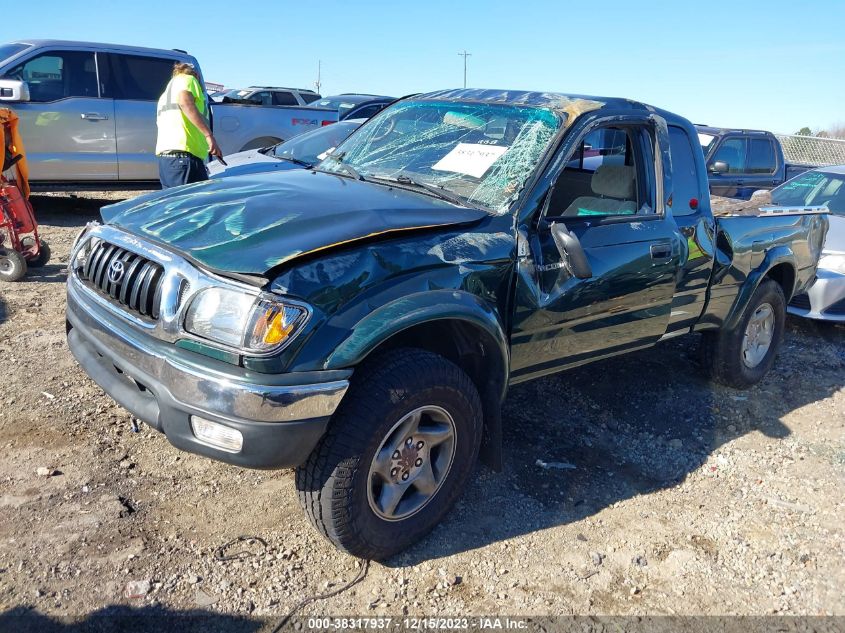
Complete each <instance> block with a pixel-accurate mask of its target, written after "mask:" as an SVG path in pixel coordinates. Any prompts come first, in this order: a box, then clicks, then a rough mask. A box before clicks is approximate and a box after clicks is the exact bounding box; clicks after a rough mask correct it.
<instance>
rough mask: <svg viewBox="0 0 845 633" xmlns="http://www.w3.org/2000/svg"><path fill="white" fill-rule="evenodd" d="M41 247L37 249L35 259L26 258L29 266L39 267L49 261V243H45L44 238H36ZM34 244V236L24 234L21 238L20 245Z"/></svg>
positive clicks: (28, 246)
mask: <svg viewBox="0 0 845 633" xmlns="http://www.w3.org/2000/svg"><path fill="white" fill-rule="evenodd" d="M38 241H39V243H40V245H41V248H40V249H39V251H38V257H36V258H35V259H29V260H27V262H26V263H27V265H28V266H29V267H30V268H41V267H42V266H46V265H47V262H49V261H50V255H51V253H50V245H49V244H47V242H46V241H45V240H38ZM34 244H35V238H34V237H32V236H29V235H28V236H26V237H25V238H23V239H22V240H21V246H23V247H24V248H30V247H32V246H33V245H34Z"/></svg>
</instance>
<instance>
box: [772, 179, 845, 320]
mask: <svg viewBox="0 0 845 633" xmlns="http://www.w3.org/2000/svg"><path fill="white" fill-rule="evenodd" d="M771 195H772V202H773V203H774V204H776V205H777V206H785V207H803V206H807V207H813V206H822V205H824V206H826V207H827V208H828V209H829V210H830V215H829V216H828V220H829V222H830V228H829V229H828V232H827V238H826V239H825V243H824V248H823V249H822V254H821V257H820V258H819V267H818V271H817V272H816V281H815V283H813V285H812V286H811V287H810V289H809V290H808V291H807V292H806V293H801V294H799V295H796V296H795V297H793V299H792V301H791V302H790V303H789V306H788V308H787V310H788V311H789V313H790V314H795V315H797V316H803V317H807V318H810V319H821V320H824V321H841V322H845V165H839V166H835V167H819V168H818V169H813V170H812V171H806V172H804V173H803V174H800V175H798V176H796V177H795V178H793V179H792V180H789V181H787V182H785V183H783V184H782V185H781V186H780V187H777V188H776V189H773V190H772V192H771Z"/></svg>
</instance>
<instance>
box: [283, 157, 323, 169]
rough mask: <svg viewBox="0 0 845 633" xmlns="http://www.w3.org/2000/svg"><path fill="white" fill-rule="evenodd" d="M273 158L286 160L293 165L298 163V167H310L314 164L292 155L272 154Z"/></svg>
mask: <svg viewBox="0 0 845 633" xmlns="http://www.w3.org/2000/svg"><path fill="white" fill-rule="evenodd" d="M273 158H275V159H277V160H286V161H288V162H289V163H293V164H294V165H299V166H300V167H305V169H311V168H312V167H313V166H314V165H313V164H311V163H309V162H308V161H305V160H300V159H298V158H294V157H293V156H277V155H276V154H273Z"/></svg>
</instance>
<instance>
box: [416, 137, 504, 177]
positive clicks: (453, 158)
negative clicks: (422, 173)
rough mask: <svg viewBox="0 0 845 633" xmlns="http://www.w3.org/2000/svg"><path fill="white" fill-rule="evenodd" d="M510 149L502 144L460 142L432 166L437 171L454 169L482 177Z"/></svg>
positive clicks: (460, 172)
mask: <svg viewBox="0 0 845 633" xmlns="http://www.w3.org/2000/svg"><path fill="white" fill-rule="evenodd" d="M506 151H508V148H507V147H502V146H501V145H481V144H477V143H458V144H457V146H456V147H455V148H454V149H453V150H452V151H451V152H449V153H448V154H446V155H445V156H444V157H443V158H441V159H440V160H439V161H437V162H436V163H435V164H434V165H432V166H431V168H432V169H436V170H437V171H454V172H457V173H459V174H467V175H468V176H473V177H475V178H481V177H482V176H483V175H484V172H486V171H487V170H488V169H490V165H492V164H493V163H495V162H496V159H498V158H499V157H500V156H501V155H502V154H504V153H505V152H506Z"/></svg>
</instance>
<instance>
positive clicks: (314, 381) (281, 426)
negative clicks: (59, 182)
mask: <svg viewBox="0 0 845 633" xmlns="http://www.w3.org/2000/svg"><path fill="white" fill-rule="evenodd" d="M80 283H81V282H79V280H77V279H75V278H74V277H73V276H72V275H71V276H70V278H69V280H68V301H67V326H68V345H69V347H70V349H71V352H72V353H73V355H74V357H75V358H76V360H77V361H78V362H79V364H80V365H81V366H82V368H83V369H84V370H85V371H86V372H87V373H88V375H89V376H91V378H92V379H93V380H94V381H95V382H96V383H97V384H99V385H100V386H101V387H102V388H103V389H104V390H105V391H106V392H107V393H108V394H109V395H110V396H111V397H112V398H114V400H115V401H117V402H118V404H120V405H121V406H123V407H124V408H125V409H127V410H128V411H129V412H130V413H132V415H134V416H135V417H137V418H138V419H140V420H142V421H143V422H145V423H146V424H148V425H149V426H151V427H153V428H155V429H157V430H159V431H161V432H163V433H164V434H165V435H166V436H167V439H168V440H169V441H170V443H171V444H173V445H174V446H176V447H177V448H180V449H182V450H185V451H189V452H192V453H197V454H200V455H205V456H208V457H211V458H214V459H217V460H220V461H224V462H227V463H230V464H236V465H238V466H244V467H248V468H286V467H292V466H297V465H299V464H302V463H303V462H304V461H305V460H306V459H307V457H308V455H309V454H310V453H311V451H312V450H313V448H314V447H315V446H316V444H317V442H318V441H319V440H320V438H321V437H322V435H323V433H324V432H325V430H326V427H327V425H328V421H329V418H330V417H331V415H332V414H333V413H334V411H335V409H336V408H337V406H338V404H339V403H340V401H341V399H342V398H343V395H344V394H345V392H346V389H347V388H348V386H349V381H348V377H349V375H350V374H351V372H349V371H345V372H337V371H325V372H301V373H289V374H282V375H280V376H268V375H264V374H257V373H256V372H249V371H247V370H244V369H243V368H240V367H236V366H233V365H230V364H228V363H224V362H222V361H217V360H214V359H210V358H209V359H205V358H204V357H201V356H199V355H197V354H195V353H193V352H188V351H186V350H182V349H180V348H177V347H176V346H174V345H173V344H171V343H165V342H162V341H158V340H155V339H152V338H151V337H149V336H148V335H146V334H139V333H137V332H133V331H132V330H131V329H130V327H129V326H128V325H126V324H123V323H119V322H116V320H115V319H114V317H113V316H111V315H109V314H108V313H106V312H105V311H104V310H102V308H100V307H98V306H96V305H95V304H94V303H93V302H91V301H86V297H85V293H86V292H89V291H88V290H87V289H85V290H83V289H82V288H80V287H79V284H80ZM192 415H194V416H200V417H202V418H205V419H207V420H211V421H213V422H217V423H219V424H222V425H224V426H226V427H229V428H232V429H235V430H237V431H239V432H240V433H241V434H242V436H243V446H242V448H241V450H240V451H239V452H237V453H232V452H228V451H226V450H222V449H220V448H217V447H214V446H211V445H209V444H206V443H203V442H202V441H200V440H199V439H198V438H197V437H196V436H195V435H194V433H193V431H192V429H191V422H190V419H191V416H192Z"/></svg>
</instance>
